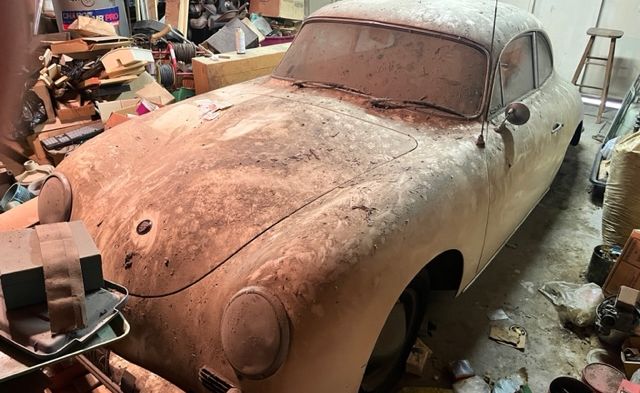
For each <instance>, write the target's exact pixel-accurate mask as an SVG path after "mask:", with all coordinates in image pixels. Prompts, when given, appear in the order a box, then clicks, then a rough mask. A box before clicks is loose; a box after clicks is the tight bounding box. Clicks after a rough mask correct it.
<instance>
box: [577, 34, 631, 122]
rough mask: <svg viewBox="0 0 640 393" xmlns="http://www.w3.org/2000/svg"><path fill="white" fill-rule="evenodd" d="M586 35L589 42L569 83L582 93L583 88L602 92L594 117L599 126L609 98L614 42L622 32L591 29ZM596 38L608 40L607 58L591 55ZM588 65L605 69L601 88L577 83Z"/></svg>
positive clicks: (614, 49)
mask: <svg viewBox="0 0 640 393" xmlns="http://www.w3.org/2000/svg"><path fill="white" fill-rule="evenodd" d="M587 35H589V36H590V37H589V41H587V47H586V48H584V53H583V54H582V58H581V59H580V62H579V63H578V68H576V72H575V73H574V74H573V79H572V80H571V82H572V83H573V84H574V85H576V86H578V89H579V90H580V92H582V88H583V87H586V88H589V89H595V90H602V94H601V96H600V108H598V115H597V116H596V124H600V123H601V122H602V115H603V114H604V110H605V108H606V104H607V97H608V96H609V83H610V82H611V74H612V72H613V59H614V56H615V52H616V41H617V40H618V38H621V37H622V36H623V35H624V31H622V30H613V29H601V28H599V27H592V28H590V29H589V30H587ZM598 37H599V38H608V39H609V41H610V43H609V55H608V56H607V57H601V56H592V55H591V49H592V48H593V44H594V43H595V42H596V38H598ZM594 60H595V62H594ZM601 61H604V63H601ZM589 65H599V66H605V67H606V68H605V71H604V83H603V85H602V87H599V86H589V85H585V84H581V83H578V78H580V75H581V74H582V71H583V70H584V69H585V68H586V67H587V66H589ZM583 79H584V78H583Z"/></svg>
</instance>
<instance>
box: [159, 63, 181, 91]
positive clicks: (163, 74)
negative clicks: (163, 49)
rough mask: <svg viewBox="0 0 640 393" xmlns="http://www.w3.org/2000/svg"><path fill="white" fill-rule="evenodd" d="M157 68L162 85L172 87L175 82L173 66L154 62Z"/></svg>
mask: <svg viewBox="0 0 640 393" xmlns="http://www.w3.org/2000/svg"><path fill="white" fill-rule="evenodd" d="M156 68H157V70H158V79H159V82H160V84H161V85H162V86H164V87H166V88H170V87H173V85H174V84H175V82H176V74H175V73H174V71H173V67H171V64H168V63H156Z"/></svg>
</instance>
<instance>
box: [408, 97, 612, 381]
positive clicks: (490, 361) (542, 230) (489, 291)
mask: <svg viewBox="0 0 640 393" xmlns="http://www.w3.org/2000/svg"><path fill="white" fill-rule="evenodd" d="M595 109H596V108H593V107H585V128H586V130H585V133H584V134H583V135H582V140H581V142H580V145H578V146H577V147H571V146H570V147H569V150H568V152H567V155H566V158H565V161H564V163H563V165H562V167H561V169H560V172H559V173H558V175H557V177H556V179H555V181H554V183H553V186H552V187H551V190H550V191H549V193H548V194H547V195H546V197H545V198H544V199H543V200H542V202H541V203H540V204H539V205H538V207H537V208H536V209H535V210H534V211H533V212H532V214H531V215H530V216H529V218H528V219H527V220H526V221H525V222H524V224H523V225H522V227H520V229H519V230H518V231H517V232H516V233H515V235H514V236H513V237H512V238H511V240H510V241H509V243H508V245H507V247H505V248H504V249H503V250H502V251H501V252H500V253H499V255H498V256H497V257H496V258H495V259H494V261H493V262H492V264H491V265H490V266H489V267H488V268H487V269H486V270H485V272H484V273H483V274H482V275H481V276H480V277H479V278H478V279H477V280H476V282H475V283H474V285H472V286H471V288H469V290H468V291H467V292H465V293H464V294H462V295H461V296H459V297H458V298H455V299H454V298H453V294H452V293H447V292H439V293H433V294H432V296H431V297H430V305H429V307H428V319H429V324H428V325H430V327H429V326H427V324H425V326H423V329H422V332H421V336H422V339H423V341H424V342H425V343H426V344H427V345H428V346H429V347H430V348H431V349H432V350H433V352H434V355H433V356H432V358H431V360H430V363H429V369H428V370H427V372H426V373H425V375H424V376H423V377H422V378H417V377H410V376H407V377H405V379H404V381H403V385H404V386H439V387H450V376H449V372H448V368H447V365H448V363H449V362H450V361H453V360H458V359H467V360H469V361H470V362H471V365H472V366H473V368H474V369H475V371H476V374H477V375H480V376H484V375H488V376H490V377H491V378H493V379H494V380H495V379H497V378H500V377H506V376H508V375H511V374H513V373H515V372H516V371H517V370H518V369H520V368H521V367H525V368H526V369H527V372H528V375H529V382H530V387H531V389H532V391H533V392H534V393H542V392H546V391H547V389H548V386H549V383H550V382H551V381H552V380H553V379H554V378H556V377H558V376H561V375H570V376H575V377H578V376H579V375H580V373H581V371H582V369H583V368H584V366H586V365H587V361H586V355H587V353H588V352H589V351H590V350H591V349H593V348H598V347H600V343H599V342H598V339H597V338H596V337H595V336H593V335H592V334H589V333H582V335H580V336H579V335H577V334H576V333H574V332H572V331H570V330H568V329H565V328H564V327H563V326H562V325H561V323H560V322H559V319H558V317H557V314H556V311H555V309H554V308H553V306H552V305H551V303H550V302H549V301H548V300H547V299H546V298H545V297H544V296H543V295H542V294H541V293H540V292H538V288H540V287H541V286H542V284H544V283H545V282H548V281H554V280H564V281H569V282H575V283H584V282H585V279H584V274H585V271H586V268H587V264H588V263H589V259H590V258H591V253H592V251H593V248H594V247H595V246H596V245H598V244H600V243H601V229H600V226H601V216H602V209H601V207H600V206H599V205H598V204H597V203H594V202H593V201H592V197H591V186H590V183H589V174H590V171H591V165H592V163H593V159H594V156H595V154H596V151H597V149H598V147H599V142H597V141H595V140H594V139H593V138H592V136H593V135H595V134H597V133H598V132H599V131H600V130H601V129H604V131H606V130H607V129H608V127H607V126H606V125H605V124H601V125H596V124H594V120H595V117H594V114H595ZM614 115H615V110H609V111H607V114H606V117H607V118H608V119H609V120H610V119H611V118H612V117H613V116H614ZM603 127H604V128H603ZM604 131H603V132H604ZM496 309H503V310H504V311H505V312H506V313H507V314H508V316H509V317H510V318H511V319H512V320H513V321H514V322H515V323H516V324H519V325H521V326H523V327H525V329H526V330H527V332H528V340H527V346H526V350H525V351H524V352H520V351H518V350H516V349H513V348H510V347H507V346H504V345H501V344H498V343H496V342H494V341H492V340H490V339H489V338H488V336H489V328H490V320H489V318H488V317H487V313H489V312H491V311H493V310H496Z"/></svg>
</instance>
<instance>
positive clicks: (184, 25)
mask: <svg viewBox="0 0 640 393" xmlns="http://www.w3.org/2000/svg"><path fill="white" fill-rule="evenodd" d="M178 30H180V32H181V33H182V34H183V35H184V36H185V37H187V36H188V35H189V0H180V4H179V7H178Z"/></svg>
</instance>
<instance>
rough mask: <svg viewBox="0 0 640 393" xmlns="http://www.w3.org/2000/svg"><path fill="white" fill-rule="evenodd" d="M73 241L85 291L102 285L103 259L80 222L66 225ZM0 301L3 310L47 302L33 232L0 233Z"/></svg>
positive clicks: (35, 238)
mask: <svg viewBox="0 0 640 393" xmlns="http://www.w3.org/2000/svg"><path fill="white" fill-rule="evenodd" d="M68 224H69V227H70V229H71V232H72V234H73V239H74V240H75V244H76V247H77V249H78V254H79V256H80V265H81V268H82V279H83V282H84V289H85V292H92V291H95V290H97V289H99V288H101V287H103V286H104V279H103V276H102V258H101V256H100V251H99V250H98V248H97V247H96V245H95V243H94V242H93V239H92V238H91V236H90V235H89V233H88V232H87V229H86V228H85V226H84V224H83V223H82V221H73V222H70V223H68ZM0 250H2V252H1V253H0V299H2V300H1V301H3V302H4V305H5V307H6V310H7V311H9V310H14V309H17V308H20V307H26V306H30V305H34V304H40V303H44V302H46V301H47V295H46V292H45V286H44V272H43V270H42V256H41V254H40V244H39V241H38V236H37V235H36V231H35V229H22V230H16V231H11V232H2V233H0Z"/></svg>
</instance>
